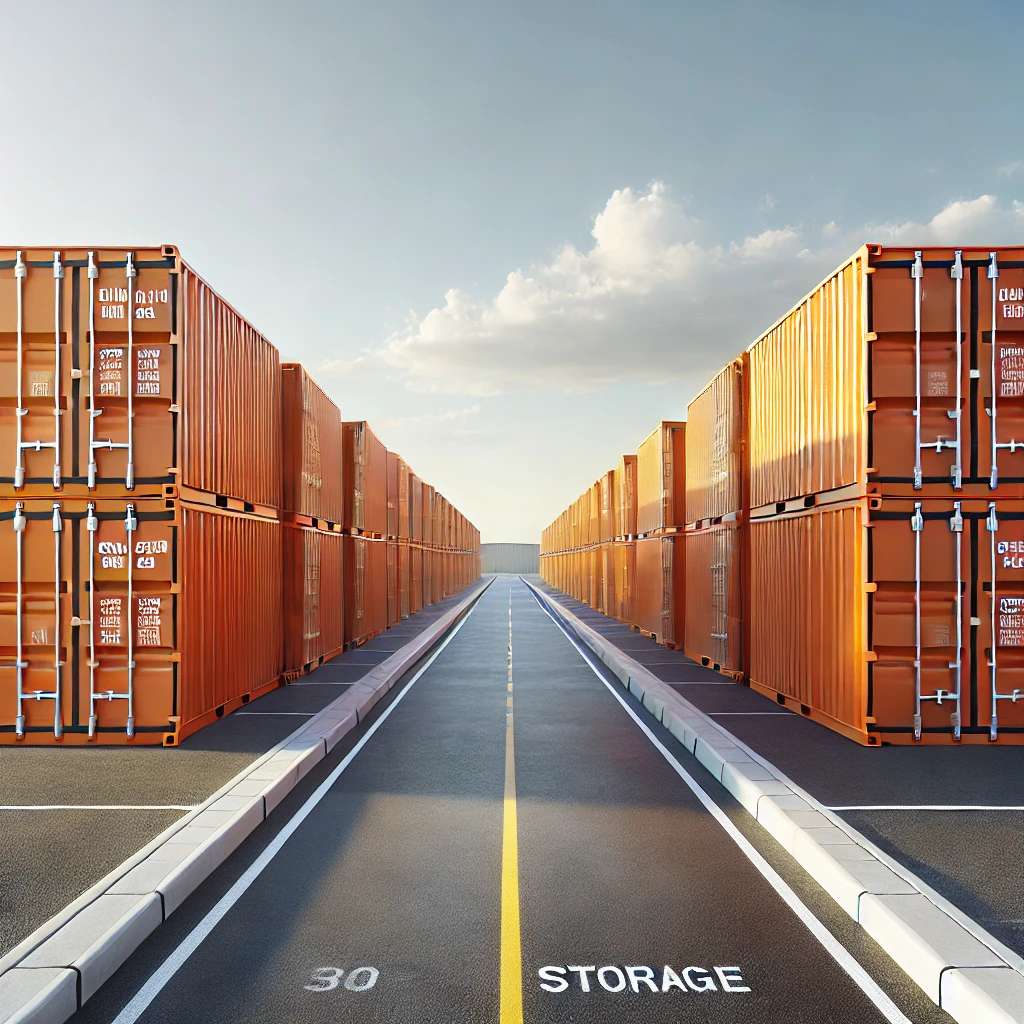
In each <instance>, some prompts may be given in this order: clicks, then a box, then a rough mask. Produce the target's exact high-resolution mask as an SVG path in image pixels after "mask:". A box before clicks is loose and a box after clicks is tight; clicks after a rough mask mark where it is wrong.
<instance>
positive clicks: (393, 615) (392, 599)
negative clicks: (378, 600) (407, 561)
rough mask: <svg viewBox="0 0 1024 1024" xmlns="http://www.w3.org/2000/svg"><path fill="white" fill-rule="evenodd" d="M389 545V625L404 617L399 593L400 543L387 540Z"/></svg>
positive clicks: (387, 560)
mask: <svg viewBox="0 0 1024 1024" xmlns="http://www.w3.org/2000/svg"><path fill="white" fill-rule="evenodd" d="M385 544H386V546H387V554H386V558H385V561H386V565H387V594H388V599H387V600H388V604H387V617H388V623H387V624H388V626H389V627H390V626H394V625H395V624H396V623H398V622H399V621H400V620H401V618H402V611H401V598H400V597H399V593H398V586H399V583H398V571H399V570H398V545H397V544H395V543H393V542H392V541H385Z"/></svg>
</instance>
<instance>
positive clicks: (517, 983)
mask: <svg viewBox="0 0 1024 1024" xmlns="http://www.w3.org/2000/svg"><path fill="white" fill-rule="evenodd" d="M508 646H509V667H508V678H509V684H508V689H509V696H508V698H507V700H506V707H505V814H504V831H503V834H502V841H501V995H500V1006H501V1017H500V1024H523V954H522V946H521V939H520V934H519V843H518V840H517V825H516V755H515V740H514V734H513V728H512V591H511V590H509V592H508Z"/></svg>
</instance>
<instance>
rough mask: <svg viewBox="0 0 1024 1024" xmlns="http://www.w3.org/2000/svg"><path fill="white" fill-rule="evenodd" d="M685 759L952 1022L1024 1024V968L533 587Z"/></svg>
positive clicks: (975, 926) (739, 743)
mask: <svg viewBox="0 0 1024 1024" xmlns="http://www.w3.org/2000/svg"><path fill="white" fill-rule="evenodd" d="M523 582H524V583H525V584H526V585H527V586H528V587H529V588H530V589H531V590H532V591H533V593H534V594H535V595H537V598H538V599H539V600H540V601H541V602H542V604H543V605H544V607H546V608H547V609H548V610H550V611H551V613H552V614H553V615H556V616H557V617H558V618H559V619H561V620H562V621H563V622H564V623H565V624H566V626H567V628H569V629H570V630H571V632H572V633H573V634H574V635H575V636H576V637H578V638H579V640H580V641H581V642H582V643H583V644H584V645H585V646H586V647H588V648H589V649H590V650H591V651H592V652H593V653H594V654H595V655H596V656H597V658H598V659H599V660H600V661H601V662H602V663H603V664H604V665H605V666H606V667H607V668H608V669H610V671H611V672H612V673H613V674H614V675H615V677H616V678H617V679H618V680H619V681H620V682H621V683H622V685H623V686H624V687H625V688H627V689H628V690H629V691H630V693H632V694H633V695H634V696H635V697H636V698H637V699H638V700H640V701H641V702H642V704H643V706H644V708H645V709H646V710H647V711H648V712H649V713H650V714H651V715H653V717H654V718H655V719H656V720H657V721H658V722H660V723H661V724H662V725H664V726H665V727H666V728H667V729H668V731H669V732H670V733H671V734H672V736H673V737H675V739H677V740H678V741H679V742H680V743H681V744H682V745H683V746H684V747H686V749H687V750H688V751H689V753H691V754H693V755H694V756H695V757H696V758H697V760H698V761H700V763H701V764H702V765H703V766H704V767H705V768H706V769H707V770H708V771H709V772H710V773H711V774H712V775H713V776H714V777H715V779H716V780H717V781H719V782H721V783H722V785H723V786H724V787H725V788H726V789H727V790H728V791H729V792H730V793H731V794H732V795H733V796H734V797H735V798H736V800H737V801H738V802H739V803H740V804H741V805H742V806H743V807H744V808H745V809H746V810H747V811H748V812H749V813H750V814H751V815H753V816H754V817H755V818H756V819H757V821H758V823H759V824H760V825H761V826H762V827H763V828H764V829H765V830H766V831H767V832H768V833H769V834H770V835H771V836H772V838H774V839H775V840H776V841H777V842H778V843H780V844H781V845H782V846H783V847H784V848H785V849H786V851H787V852H788V853H790V854H791V855H792V856H793V857H794V858H795V859H796V861H797V862H798V863H799V864H800V865H801V867H803V869H804V870H805V871H806V872H807V873H808V874H809V875H810V876H811V877H812V878H813V879H814V880H815V881H816V882H817V883H818V884H819V885H820V886H821V887H822V888H823V889H824V890H825V891H826V892H827V893H828V894H829V895H830V896H831V897H832V898H833V899H834V900H835V901H836V902H837V903H838V904H839V906H841V907H842V908H843V910H845V911H846V913H847V914H849V915H850V917H852V918H853V919H854V920H855V921H857V922H858V923H859V924H860V925H861V927H862V928H864V930H865V931H866V932H867V933H868V934H869V935H870V936H871V937H872V938H873V939H874V940H875V941H876V942H877V943H878V944H879V945H880V946H881V947H882V948H883V949H884V950H885V951H886V953H888V954H889V956H890V957H892V959H893V960H894V961H895V962H896V964H897V965H898V966H899V967H900V968H901V969H902V970H903V971H905V972H906V973H907V974H908V975H909V976H910V977H911V978H912V979H913V980H914V982H916V983H917V984H918V985H919V986H920V987H921V988H922V989H923V990H924V991H925V992H926V993H927V995H928V996H929V997H930V998H931V999H932V1000H933V1001H934V1002H935V1003H936V1004H937V1005H938V1006H939V1007H941V1008H942V1009H943V1010H945V1011H946V1012H947V1013H948V1014H949V1015H950V1016H951V1017H952V1018H953V1019H954V1020H956V1021H960V1022H961V1024H978V1022H979V1021H985V1022H986V1024H987V1022H993V1024H996V1022H1000V1024H1003V1022H1005V1024H1010V1022H1013V1024H1024V961H1022V960H1021V958H1020V957H1019V956H1018V955H1017V954H1016V953H1014V952H1013V951H1012V950H1010V949H1008V948H1007V947H1006V946H1004V945H1003V944H1002V943H1001V942H999V940H998V939H996V938H995V937H994V936H992V935H989V934H988V932H986V931H985V930H984V929H983V928H982V927H981V926H980V925H978V924H977V923H976V922H974V921H971V920H970V919H969V918H967V917H966V915H964V914H963V912H962V911H960V910H958V909H957V908H956V907H954V906H953V905H952V904H951V903H949V901H948V900H945V899H943V898H942V897H941V896H939V895H938V893H936V892H935V891H934V890H932V889H931V888H930V887H929V886H927V885H926V884H925V883H924V882H923V881H922V880H921V879H919V878H917V876H916V875H914V874H912V873H911V872H909V871H907V870H906V869H905V868H904V867H903V866H902V865H900V864H898V863H896V862H895V861H894V860H893V859H892V858H890V857H886V856H885V855H884V854H882V853H881V851H879V850H878V849H877V848H876V847H874V845H873V844H871V843H870V842H869V841H868V840H867V839H866V838H865V837H864V836H862V835H861V834H860V833H859V832H857V831H856V830H855V829H853V828H852V827H851V826H850V825H848V824H847V823H846V822H844V821H842V820H841V819H839V818H837V817H836V815H834V814H833V813H832V812H831V811H829V810H828V808H826V807H825V806H824V805H822V804H821V803H820V802H819V801H817V800H815V799H814V797H812V796H811V795H810V794H808V793H806V792H805V791H804V790H802V789H800V788H799V787H797V786H795V785H794V784H793V783H792V782H790V780H789V779H787V778H786V777H785V775H783V774H782V773H781V772H779V771H778V770H777V769H776V768H775V767H774V766H773V765H772V764H771V763H770V762H768V761H767V760H765V759H764V758H763V757H761V756H760V755H759V754H757V753H756V752H755V751H753V750H751V749H750V748H749V747H748V746H747V745H746V744H744V743H743V742H742V741H740V740H739V739H737V738H736V737H734V736H733V735H732V734H731V733H729V732H728V730H726V729H724V728H723V727H722V726H720V725H719V724H718V723H717V722H715V721H713V720H712V719H710V718H709V717H708V716H707V715H705V714H704V713H703V712H702V711H700V710H699V709H698V708H696V707H695V706H694V705H692V704H691V703H690V702H689V701H687V700H686V699H685V698H684V697H683V696H682V695H681V694H679V693H678V692H677V691H676V690H674V689H672V687H670V686H669V685H668V684H667V683H664V682H662V681H661V680H660V679H658V678H657V677H656V676H654V675H653V674H652V673H651V672H650V671H649V670H647V669H645V668H644V667H643V666H642V665H641V664H640V663H639V662H637V661H634V660H633V659H632V658H631V657H629V655H628V654H626V653H625V652H624V651H621V650H619V649H618V648H617V647H615V646H614V644H612V643H610V642H609V641H608V640H606V639H605V638H604V637H602V636H601V635H600V634H599V633H597V632H596V631H595V630H593V629H591V628H590V627H589V626H588V625H586V623H584V622H583V621H582V620H581V619H579V618H578V617H577V616H575V615H573V613H572V612H570V611H569V610H568V609H566V608H563V607H562V606H561V605H560V604H559V603H558V602H557V601H555V600H553V599H552V598H551V597H549V596H548V595H547V594H545V593H544V592H543V591H541V590H539V589H538V588H537V587H535V586H534V585H533V584H531V583H530V582H529V581H527V580H525V579H524V580H523Z"/></svg>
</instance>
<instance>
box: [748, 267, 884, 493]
mask: <svg viewBox="0 0 1024 1024" xmlns="http://www.w3.org/2000/svg"><path fill="white" fill-rule="evenodd" d="M866 267H867V250H866V249H861V250H860V251H859V252H858V253H857V254H856V255H855V256H854V257H853V259H852V260H850V261H849V262H848V263H846V264H844V265H843V266H842V267H840V268H839V270H837V271H836V272H835V273H834V274H833V275H832V276H831V277H830V278H829V279H828V280H827V281H825V282H824V284H822V285H821V286H820V287H819V288H818V289H817V290H815V291H814V292H812V293H811V294H810V295H809V296H808V297H807V298H806V299H805V300H804V301H803V302H802V303H801V304H800V305H799V306H797V307H796V308H795V309H793V310H792V311H791V312H790V313H789V314H788V315H787V316H786V317H785V318H784V319H782V320H781V321H779V323H777V324H776V325H775V326H774V327H773V328H772V329H771V330H770V331H769V332H768V333H767V334H765V335H764V336H763V337H761V338H760V339H759V340H758V341H757V342H756V343H755V344H754V345H752V346H751V348H750V475H751V479H750V486H751V498H750V501H751V505H753V506H755V507H756V506H760V505H767V504H772V503H776V502H784V501H787V500H789V499H791V498H797V497H800V496H803V495H808V494H815V493H817V492H819V491H829V490H834V489H836V488H840V487H845V486H847V485H851V484H855V483H858V482H860V483H863V482H864V476H863V474H864V470H865V467H866V465H867V461H866V443H867V436H866V414H865V406H866V405H867V380H866V376H867V375H866V367H867V342H866V340H865V335H866V333H867V309H868V304H867V288H866V280H867V275H866V274H865V273H864V271H865V269H866Z"/></svg>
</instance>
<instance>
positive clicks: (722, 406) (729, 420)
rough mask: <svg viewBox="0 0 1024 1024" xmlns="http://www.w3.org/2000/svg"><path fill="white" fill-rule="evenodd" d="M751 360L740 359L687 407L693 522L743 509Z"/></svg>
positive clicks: (688, 518)
mask: <svg viewBox="0 0 1024 1024" xmlns="http://www.w3.org/2000/svg"><path fill="white" fill-rule="evenodd" d="M747 359H748V357H747V356H745V355H744V356H743V357H742V358H740V359H734V360H733V361H732V362H731V363H730V364H729V365H728V366H727V367H725V369H724V370H722V371H721V373H719V374H718V376H717V377H715V379H714V380H712V381H711V383H710V384H709V385H708V386H707V387H706V388H705V389H704V391H702V392H701V393H700V394H699V395H698V396H697V397H696V398H695V399H694V400H693V401H692V402H691V403H690V404H689V406H687V410H686V514H685V519H686V521H687V522H688V523H693V522H696V521H697V520H702V519H716V518H719V517H721V516H725V515H728V514H729V513H730V512H738V511H740V510H741V509H742V508H743V470H744V468H745V467H744V445H745V443H746V415H745V412H746V384H747V381H748V380H749V374H748V373H747V372H746V365H745V364H746V362H747Z"/></svg>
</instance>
